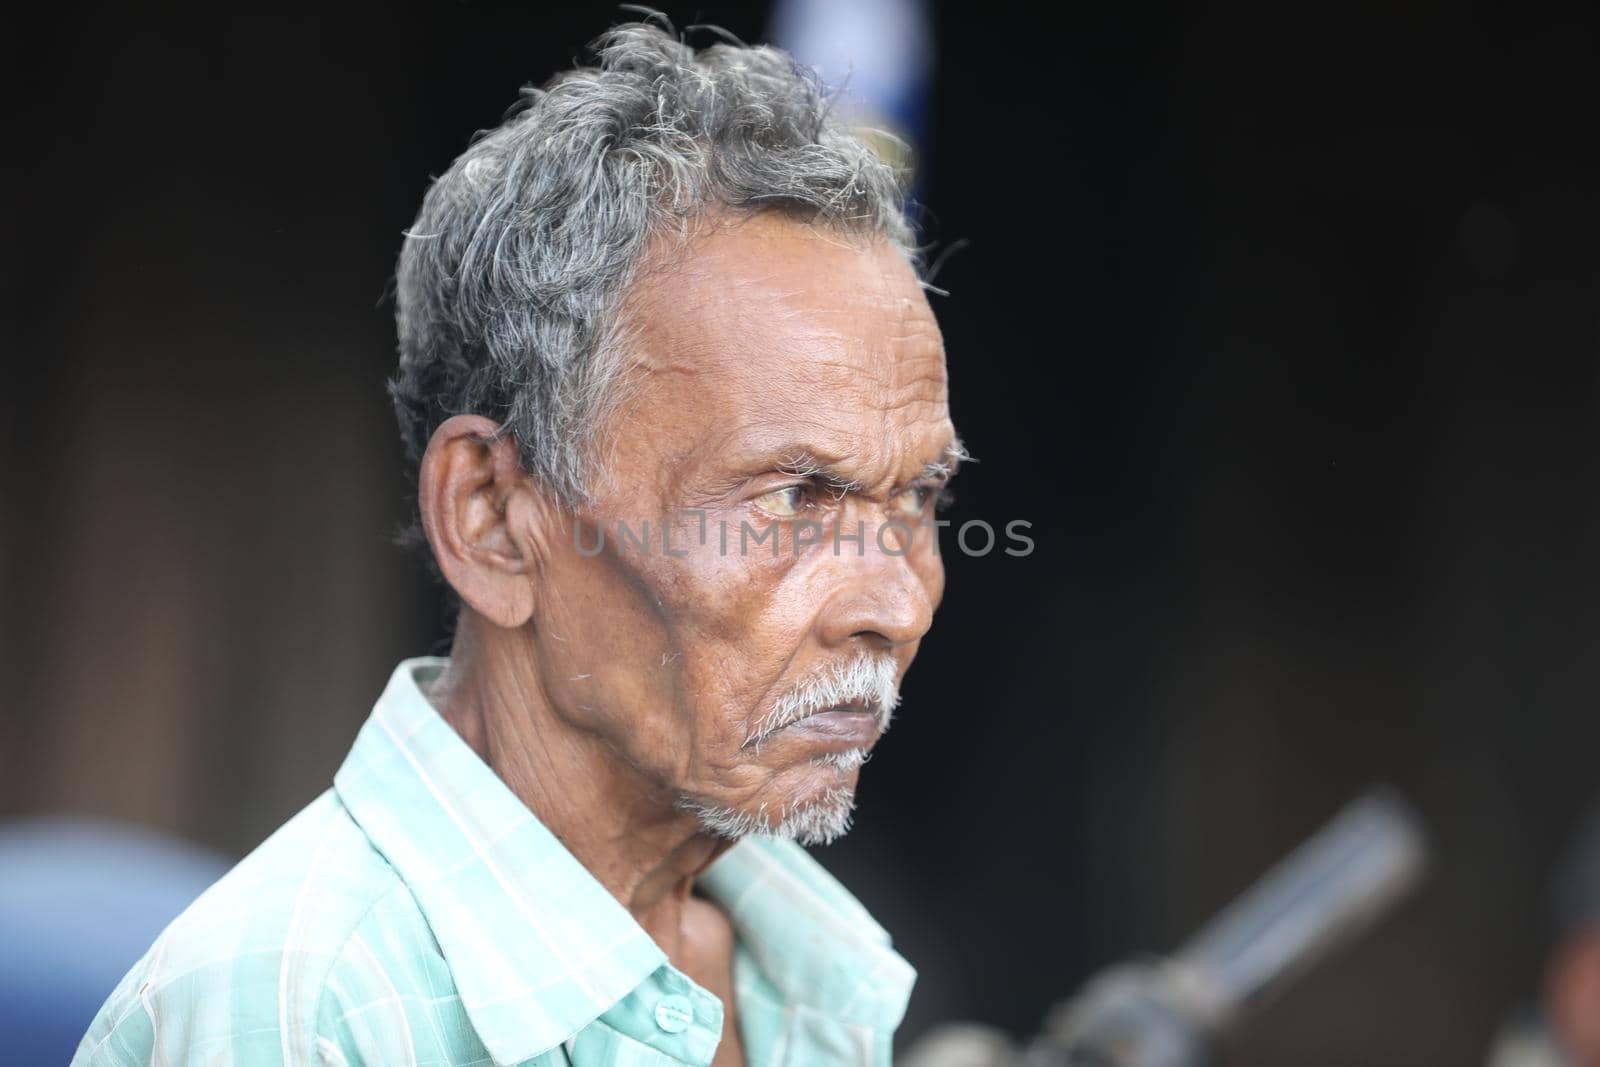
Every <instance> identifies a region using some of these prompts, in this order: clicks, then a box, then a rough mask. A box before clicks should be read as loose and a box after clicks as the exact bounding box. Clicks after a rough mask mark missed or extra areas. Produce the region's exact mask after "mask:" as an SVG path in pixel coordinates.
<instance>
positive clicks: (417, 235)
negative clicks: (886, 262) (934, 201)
mask: <svg viewBox="0 0 1600 1067" xmlns="http://www.w3.org/2000/svg"><path fill="white" fill-rule="evenodd" d="M669 30H670V27H668V29H663V28H661V27H660V26H657V25H654V24H652V23H630V24H626V25H622V26H618V27H616V28H614V29H612V30H611V31H609V32H608V33H606V34H605V35H603V36H602V37H600V38H599V39H598V40H597V41H595V42H594V44H593V46H592V48H593V51H594V54H595V59H596V64H595V65H594V66H586V67H578V68H576V69H574V70H570V71H567V72H565V73H563V74H559V75H557V76H556V77H554V78H552V79H551V80H550V81H549V82H547V83H546V84H545V85H544V87H543V88H532V87H529V88H526V89H524V90H523V91H522V96H521V99H520V101H519V102H518V103H517V104H515V105H514V106H513V107H512V108H511V110H510V111H509V112H507V115H506V118H505V120H504V121H503V122H502V123H501V125H500V126H499V127H497V128H495V129H493V130H490V131H480V133H479V135H478V136H477V138H476V139H475V140H474V142H473V143H472V144H471V146H470V147H468V148H467V150H466V151H465V152H463V153H462V154H461V156H460V158H458V159H457V160H456V161H455V163H454V164H452V165H451V167H450V169H449V170H448V171H446V172H445V174H444V175H443V176H441V177H440V178H438V179H437V180H436V181H435V182H434V183H433V184H432V186H431V187H430V188H429V189H428V192H427V194H426V196H425V197H424V198H423V202H422V209H421V211H420V213H419V214H418V215H417V220H416V223H415V224H414V225H413V226H412V228H411V229H410V231H408V232H407V234H406V238H405V244H404V247H403V248H402V250H401V253H400V263H399V267H398V270H397V277H396V321H397V326H398V332H399V349H400V364H399V371H398V373H397V374H396V375H395V377H394V378H393V380H392V381H391V382H390V385H389V391H390V395H391V396H392V397H393V399H394V406H395V412H396V415H397V417H398V418H399V421H400V431H401V436H402V438H403V439H404V442H405V446H406V452H407V458H408V460H409V461H410V463H411V465H412V468H413V472H414V471H415V468H416V467H417V465H419V464H420V462H421V458H422V454H423V452H424V451H425V450H426V448H427V446H428V440H429V438H430V437H431V436H432V435H433V432H434V430H435V429H437V428H438V426H439V424H440V423H442V422H443V421H444V420H445V419H447V418H449V417H450V416H451V415H454V414H460V413H469V412H470V413H476V414H480V415H484V416H486V417H488V418H490V419H493V420H494V421H495V422H496V423H498V424H499V425H500V427H501V432H502V433H510V434H512V435H513V436H514V438H515V440H516V442H517V444H518V448H519V452H520V455H521V459H522V465H523V467H524V468H525V469H526V470H527V471H529V472H530V473H532V474H533V475H535V476H536V477H537V478H538V479H539V480H540V481H541V482H542V484H543V486H544V488H545V489H546V491H548V492H550V493H551V494H552V495H553V496H554V498H555V499H556V500H557V501H559V502H560V503H561V504H562V505H563V506H568V507H570V506H574V505H576V504H579V503H582V502H584V501H586V500H588V499H589V491H590V488H591V479H590V477H589V475H590V474H591V471H590V470H589V466H590V464H591V462H592V461H593V455H592V453H593V451H594V450H593V448H592V445H593V444H594V441H595V432H596V430H597V429H598V426H599V424H600V423H602V422H603V421H604V418H605V416H606V415H607V414H608V413H609V412H610V411H611V410H613V408H614V406H615V404H616V401H617V395H616V394H617V389H616V388H615V386H616V379H617V378H618V375H619V371H620V370H621V369H622V367H623V359H622V358H621V357H622V352H621V350H622V349H623V348H625V341H626V329H625V327H624V325H623V324H622V323H621V322H620V321H619V320H620V314H619V313H620V308H621V301H622V297H623V295H624V294H625V292H626V289H627V287H628V285H629V284H630V281H631V280H632V278H633V277H634V274H635V267H636V265H637V263H638V261H639V259H640V256H641V253H642V252H643V250H644V248H645V245H646V243H647V241H648V240H649V239H650V238H651V237H652V236H654V235H655V234H657V233H661V232H665V231H669V230H671V229H674V228H675V229H677V230H679V231H680V232H682V233H687V232H688V227H689V225H690V223H691V222H692V220H694V219H695V218H697V217H701V216H704V215H705V214H707V213H708V212H710V211H714V210H725V209H732V210H735V211H742V212H746V213H755V212H761V211H781V212H785V213H788V214H791V215H793V216H794V217H796V218H798V219H803V220H805V221H808V222H812V223H817V224H821V225H825V226H827V227H829V228H831V229H832V230H834V231H837V232H841V233H845V234H851V235H859V236H861V237H865V238H869V239H873V238H883V239H887V240H889V241H891V242H893V243H894V244H895V245H896V246H897V247H899V248H900V249H901V250H902V251H903V252H904V253H905V254H906V255H907V257H908V259H909V260H910V261H911V262H912V264H913V266H920V263H919V260H918V256H917V251H916V249H915V247H914V244H913V241H914V236H915V235H914V230H913V227H912V225H911V223H910V222H909V220H908V219H907V217H906V214H905V188H906V186H905V182H906V179H907V175H906V174H905V172H904V171H903V170H901V169H899V168H897V167H896V166H894V165H892V164H891V163H889V162H887V161H886V160H885V159H884V158H882V157H881V156H880V155H878V154H877V153H876V152H875V151H874V150H873V149H872V148H871V147H870V146H869V144H868V143H867V141H866V140H864V139H863V138H862V136H860V135H859V134H858V133H857V132H854V131H852V130H850V129H848V128H846V127H845V126H844V125H843V124H842V123H841V122H840V121H839V120H838V119H837V118H836V117H835V116H834V115H833V114H832V111H831V103H832V99H831V97H830V94H829V93H828V91H827V90H826V89H825V87H824V86H822V85H821V84H820V82H819V81H818V79H817V77H816V75H815V74H814V73H812V72H811V71H810V70H808V69H807V68H805V67H802V66H801V65H800V64H798V63H796V62H795V61H794V60H793V59H792V58H791V57H790V56H789V55H787V54H786V53H784V52H781V51H779V50H777V49H774V48H769V47H747V46H744V45H739V44H732V43H718V44H714V45H711V46H710V47H708V48H705V49H702V50H699V51H697V50H696V49H694V48H693V47H691V46H690V45H688V44H685V43H683V42H682V41H680V40H678V39H675V38H674V37H673V36H672V35H671V34H670V32H668V31H669ZM413 532H414V533H417V532H420V531H413Z"/></svg>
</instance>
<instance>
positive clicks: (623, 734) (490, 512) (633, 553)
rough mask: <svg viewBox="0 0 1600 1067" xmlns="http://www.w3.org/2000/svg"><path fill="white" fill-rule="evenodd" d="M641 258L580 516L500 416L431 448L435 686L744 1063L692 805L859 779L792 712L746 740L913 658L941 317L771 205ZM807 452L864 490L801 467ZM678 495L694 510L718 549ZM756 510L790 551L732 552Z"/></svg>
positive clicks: (755, 519)
mask: <svg viewBox="0 0 1600 1067" xmlns="http://www.w3.org/2000/svg"><path fill="white" fill-rule="evenodd" d="M645 267H646V269H644V270H643V271H642V272H641V273H640V275H639V277H638V278H637V280H636V282H635V284H634V286H633V288H632V289H631V291H630V293H629V297H628V301H627V308H626V310H627V314H628V317H629V321H631V322H632V323H633V324H634V336H633V343H632V345H631V353H632V358H633V359H634V360H635V361H636V364H637V365H636V367H634V369H633V370H632V372H631V373H630V375H629V379H628V380H629V389H628V391H627V394H626V395H627V400H626V402H625V403H624V405H623V406H622V407H621V408H620V410H619V411H618V412H617V413H616V414H615V415H614V416H613V417H612V418H611V420H610V421H609V423H608V425H607V427H606V433H605V434H604V442H603V446H602V448H601V451H600V453H599V455H600V457H601V460H602V464H601V465H602V467H603V470H604V475H603V477H602V478H601V479H600V481H599V484H598V485H597V486H596V491H595V496H596V499H595V503H594V505H593V506H592V507H590V508H586V509H585V510H584V511H583V512H582V513H581V514H579V515H577V516H573V515H571V514H569V513H564V512H563V511H562V510H561V509H559V508H558V507H556V506H555V505H554V504H553V502H552V501H551V500H550V499H549V498H548V496H547V495H545V494H544V493H542V492H541V491H540V487H539V486H538V484H537V483H536V482H535V481H534V480H533V479H531V478H530V477H529V476H528V475H526V474H525V473H523V472H522V470H521V469H520V467H519V465H518V463H517V457H516V449H515V445H514V443H513V442H511V441H509V440H507V439H500V440H496V441H492V442H491V440H490V439H491V435H492V434H493V432H494V430H495V426H494V424H493V423H491V422H489V421H488V420H486V419H484V418H481V417H478V416H470V415H466V416H456V417H454V418H452V419H450V420H449V421H447V422H446V423H445V424H444V425H443V426H441V427H440V428H439V430H438V432H437V433H436V434H435V435H434V437H433V440H432V442H431V443H430V445H429V447H428V451H427V455H426V457H425V459H424V462H423V466H422V475H421V482H420V486H419V494H420V500H421V505H422V513H423V521H424V526H425V528H426V530H427V533H428V538H429V542H430V544H431V545H432V547H433V550H434V553H435V556H436V557H437V559H438V561H439V564H440V567H441V569H442V570H443V572H444V575H445V577H446V579H447V580H448V581H449V582H450V584H451V585H452V586H453V587H454V588H455V590H456V591H457V592H458V593H459V594H460V597H461V600H462V604H463V608H462V614H461V621H460V627H459V631H458V636H457V639H456V644H455V648H454V650H453V655H452V661H453V663H452V670H451V672H450V675H449V677H448V678H446V679H445V680H444V682H443V683H442V685H441V686H440V688H439V689H438V690H437V691H436V692H435V693H434V694H433V696H434V698H435V700H436V701H437V702H438V703H439V704H440V706H441V708H442V709H443V710H444V712H445V714H446V716H447V718H449V719H450V721H451V722H452V723H453V724H454V725H455V727H456V728H457V729H458V730H460V731H461V733H462V735H463V736H464V737H465V738H466V739H467V740H468V741H469V742H470V743H471V744H472V745H473V746H474V747H475V748H476V749H477V750H478V752H479V753H480V754H481V755H482V756H483V757H484V759H485V760H486V761H487V762H488V763H489V765H490V766H491V767H493V768H494V770H495V771H496V772H497V773H498V774H499V775H500V776H501V777H502V778H503V779H504V780H505V781H506V783H507V784H508V785H509V786H510V787H511V789H512V790H513V791H514V792H516V793H517V795H518V796H520V797H521V798H522V799H523V800H524V801H525V802H526V803H527V804H528V805H529V807H530V808H531V809H532V810H533V811H534V812H535V813H536V814H537V815H538V816H539V818H540V819H541V820H542V821H543V822H544V823H545V824H546V825H547V826H549V827H550V828H551V830H552V831H553V832H554V833H556V835H557V836H558V837H559V838H560V839H561V840H562V842H563V843H564V844H565V845H566V846H567V847H568V848H569V849H570V850H571V851H572V852H573V854H574V855H575V856H577V857H578V859H579V860H580V861H581V862H583V863H584V865H585V866H586V867H587V868H588V869H589V870H590V871H591V872H593V873H594V875H595V876H596V877H597V878H598V879H599V880H600V881H601V882H602V884H604V885H605V886H606V887H607V888H608V889H609V890H610V891H611V892H612V893H613V894H615V895H616V897H617V898H618V899H619V900H620V901H621V902H622V903H623V904H624V905H625V906H627V907H628V908H629V909H630V910H631V911H632V913H633V914H634V916H635V917H636V918H637V919H638V920H639V922H640V923H641V925H643V926H644V928H645V929H646V930H647V931H649V932H650V934H651V936H653V937H654V938H655V939H656V941H657V942H658V943H659V944H660V945H661V946H662V947H663V949H664V950H665V951H666V952H667V953H668V956H669V957H670V958H672V960H673V962H674V963H675V965H677V966H679V967H680V968H681V969H683V970H684V971H685V972H686V973H688V974H690V975H691V976H692V977H694V978H696V980H698V981H700V982H702V984H704V985H705V986H706V987H707V988H708V989H710V990H711V991H713V992H715V993H717V994H719V995H720V996H722V998H723V1000H724V1003H725V1004H727V1006H728V1008H729V1011H728V1013H727V1017H726V1018H727V1021H726V1023H725V1030H724V1041H723V1043H722V1045H721V1046H720V1047H719V1050H718V1054H717V1063H718V1064H719V1065H721V1064H727V1063H741V1062H742V1059H743V1057H742V1052H741V1050H740V1048H739V1041H738V1030H737V1028H736V1026H735V1023H734V1020H735V1017H736V1006H735V1005H734V1004H733V1002H732V984H731V977H730V972H729V968H730V963H731V953H732V948H733V935H732V930H731V928H730V927H729V924H728V922H727V920H726V918H725V917H724V916H723V915H722V913H721V911H720V910H718V909H717V908H716V907H715V906H714V905H712V904H710V903H709V902H707V901H705V900H703V899H701V898H700V897H698V896H694V895H692V894H691V892H690V890H691V887H692V883H693V880H694V877H695V876H696V875H697V874H698V873H699V872H700V871H701V870H703V869H704V868H705V867H706V866H707V865H708V864H709V863H710V862H711V861H712V860H713V859H714V858H715V857H716V856H717V855H719V854H720V853H721V851H722V850H723V849H724V848H726V847H727V845H728V843H727V842H726V841H723V840H720V839H717V838H715V837H712V836H710V835H708V834H706V833H704V832H703V831H702V829H701V828H700V825H699V823H698V821H697V820H696V818H695V817H694V816H693V815H689V814H686V813H684V812H683V811H681V810H680V809H679V807H678V802H679V800H680V799H682V798H684V797H690V798H694V799H695V800H698V801H701V802H704V803H709V804H714V805H718V806H722V807H731V808H736V809H738V810H741V811H748V812H752V813H754V812H758V811H766V812H776V811H778V810H779V809H781V808H783V807H785V806H788V807H791V808H792V807H794V806H797V805H804V804H806V803H807V802H808V801H809V800H811V799H813V798H816V797H818V796H820V795H821V794H822V793H823V792H825V791H826V790H828V789H830V788H836V787H839V786H841V785H843V786H846V787H848V788H851V789H853V788H854V786H855V781H856V776H857V775H858V774H859V773H860V772H859V769H858V768H851V769H842V768H840V767H838V766H835V765H832V764H827V763H821V762H818V761H817V760H816V759H815V758H814V757H816V756H817V755H819V754H820V753H821V752H823V751H825V749H824V748H820V747H819V741H818V740H817V739H816V738H815V737H814V736H812V735H810V734H808V733H806V732H804V731H793V730H791V731H779V732H778V733H777V734H775V735H773V736H772V737H770V738H768V739H767V740H766V741H765V742H763V743H762V744H761V745H759V746H751V745H747V744H746V743H745V742H746V740H747V738H748V737H749V735H750V730H751V729H752V727H753V726H754V724H755V723H756V722H757V721H758V720H759V719H760V718H761V716H762V715H763V714H764V713H765V712H766V711H767V710H768V709H769V707H770V705H771V702H772V700H773V698H774V696H775V695H776V694H778V693H781V692H783V691H784V690H785V689H786V688H787V687H789V686H790V685H793V684H794V683H795V682H796V681H797V680H798V679H801V678H803V677H806V676H808V675H810V674H814V673H815V672H816V671H817V670H818V669H820V668H825V667H828V666H830V665H832V664H835V663H839V662H842V661H845V660H848V659H851V658H853V657H854V656H855V655H857V654H858V653H859V652H860V651H862V650H870V651H878V652H883V653H887V654H889V655H892V656H893V657H894V659H895V661H896V664H897V666H898V671H899V674H900V675H903V674H904V672H905V671H906V669H907V668H908V667H909V666H910V665H911V661H912V659H913V657H914V656H915V655H916V652H917V647H918V644H919V642H920V641H921V638H922V636H923V634H924V633H926V631H927V629H928V626H929V624H930V623H931V621H932V617H933V612H934V610H935V608H936V607H937V606H938V603H939V600H940V597H941V595H942V592H943V588H944V569H943V565H942V563H941V562H940V559H939V555H938V547H937V541H936V539H935V537H934V536H933V532H934V531H933V530H932V528H931V527H927V528H922V529H918V530H917V531H916V533H915V535H914V536H912V537H911V538H910V540H909V543H907V541H906V539H905V530H904V529H901V528H893V529H890V530H888V531H887V532H886V533H885V534H884V536H883V537H882V538H881V539H880V538H879V537H876V536H874V531H876V530H877V529H878V527H879V526H880V525H881V524H883V523H884V522H885V521H886V520H889V519H897V520H900V521H901V522H904V523H907V524H911V525H913V526H914V525H915V524H917V523H920V522H931V520H932V502H933V496H934V493H935V491H936V490H937V486H936V485H930V484H929V481H928V479H927V478H926V477H925V476H924V469H925V467H926V466H927V465H928V464H930V463H936V462H938V461H940V460H941V459H943V458H944V452H945V450H946V448H947V446H949V445H950V444H951V443H952V441H953V440H954V429H953V427H952V425H951V422H950V417H949V410H948V404H947V388H946V376H945V360H944V350H943V345H942V342H941V339H940V334H939V329H938V325H937V323H936V322H935V320H934V317H933V313H932V311H931V309H930V308H929V306H928V303H927V300H926V298H925V297H924V295H923V292H922V289H921V287H920V286H919V285H918V283H917V280H916V277H915V275H914V273H913V272H912V270H911V268H910V266H909V265H908V264H907V263H906V262H905V260H904V258H903V257H902V256H901V255H900V254H899V253H898V252H897V251H896V250H895V249H894V248H893V247H892V246H890V245H888V244H886V243H882V242H877V243H868V242H866V241H864V240H859V239H856V240H851V239H846V238H842V237H839V236H837V235H835V234H832V233H829V232H825V231H820V230H815V229H813V228H810V227H808V226H805V225H802V224H800V223H798V222H795V221H792V220H789V219H786V218H783V217H781V216H778V215H773V214H767V215H757V216H752V217H747V218H741V219H736V220H727V219H724V220H717V221H715V222H712V223H708V225H707V226H706V227H704V228H703V229H702V231H701V232H699V233H697V234H696V235H695V236H693V237H692V238H690V239H689V240H688V241H687V242H685V243H681V244H676V243H673V244H668V243H665V242H663V243H658V244H657V245H655V246H653V247H652V251H651V254H650V255H649V256H647V258H646V263H645ZM802 454H804V455H806V456H808V457H810V459H811V460H812V461H814V463H816V464H828V465H830V466H831V467H832V468H833V469H834V471H835V472H836V474H837V475H838V476H839V477H841V478H843V479H847V480H849V481H850V482H853V483H855V485H856V487H855V488H853V489H851V490H849V491H847V492H843V493H842V494H837V493H834V492H830V491H829V490H828V489H827V488H824V487H819V486H818V485H816V484H815V483H816V479H814V478H805V477H797V476H796V475H795V474H794V473H793V469H794V468H793V464H794V461H795V460H796V459H797V457H799V456H801V455H802ZM786 467H788V468H789V470H788V471H786V470H785V468H786ZM797 487H798V488H797ZM682 509H700V510H701V511H703V513H704V521H705V523H706V528H707V532H708V536H707V538H706V543H705V544H704V545H702V544H700V542H699V537H700V520H699V518H698V517H695V516H692V515H689V514H684V513H683V511H682ZM663 518H670V519H672V529H671V531H670V547H671V553H670V554H669V553H668V552H666V551H664V550H663V543H662V534H661V528H662V520H663ZM797 519H806V520H809V521H813V522H818V523H821V524H822V529H823V533H822V537H821V541H822V543H821V544H817V545H813V546H809V547H802V548H800V549H799V551H796V550H795V547H794V535H795V533H796V526H795V522H796V520H797ZM646 522H648V524H649V530H650V537H651V547H650V550H649V551H648V552H646V551H643V550H641V549H639V548H638V547H637V546H636V545H634V544H632V543H624V544H621V545H619V544H618V540H619V538H618V537H617V536H616V534H617V529H618V527H617V524H618V523H625V524H626V525H627V526H628V528H629V529H630V530H632V531H634V532H638V531H639V530H640V529H641V527H642V525H643V524H644V523H646ZM858 522H864V523H865V530H866V537H865V539H864V541H863V542H862V543H861V544H860V545H859V546H858V544H857V543H856V542H854V541H842V542H840V545H839V548H838V550H837V551H835V548H834V545H833V542H832V540H831V538H832V530H833V527H834V526H835V525H836V524H840V523H842V524H843V528H844V531H845V532H847V533H850V534H852V535H853V534H854V533H855V532H856V530H857V525H856V524H857V523H858ZM575 523H576V525H577V530H576V531H575V530H574V524H575ZM741 523H747V524H748V525H749V528H750V529H752V530H754V531H755V532H756V533H758V534H760V533H767V531H768V530H769V529H771V528H774V527H775V528H776V536H777V539H778V544H777V553H776V556H774V555H773V552H772V547H771V544H772V542H771V540H770V539H769V540H768V541H765V542H762V543H760V544H756V543H754V542H750V543H748V544H747V545H746V547H745V548H744V550H743V551H742V552H741V551H740V544H739V532H740V524H741ZM723 528H725V529H727V531H728V535H729V536H728V544H727V548H726V550H725V551H724V550H723V548H722V545H721V544H720V538H719V530H721V529H723ZM601 529H604V531H605V536H606V543H605V548H604V550H603V551H600V552H598V553H597V554H593V555H590V554H588V553H593V552H594V550H595V547H596V545H597V543H598V540H599V537H600V532H599V531H600V530H601ZM575 534H576V536H575ZM768 536H769V538H770V537H771V536H772V535H770V534H769V535H768ZM813 536H814V535H813ZM679 553H682V554H679Z"/></svg>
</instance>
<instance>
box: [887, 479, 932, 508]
mask: <svg viewBox="0 0 1600 1067" xmlns="http://www.w3.org/2000/svg"><path fill="white" fill-rule="evenodd" d="M938 492H939V487H938V486H936V485H913V486H912V487H911V488H910V489H903V490H901V491H900V492H899V493H897V494H895V497H894V500H893V501H891V504H892V506H893V507H894V510H896V511H900V512H904V513H906V514H908V515H920V514H921V513H922V509H923V508H925V507H927V506H928V501H930V500H932V499H933V498H934V497H935V496H936V495H937V494H938Z"/></svg>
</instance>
